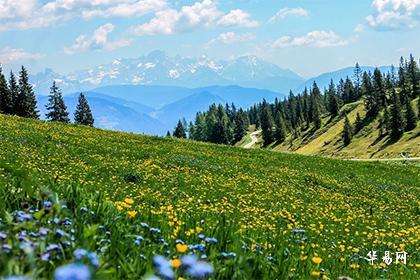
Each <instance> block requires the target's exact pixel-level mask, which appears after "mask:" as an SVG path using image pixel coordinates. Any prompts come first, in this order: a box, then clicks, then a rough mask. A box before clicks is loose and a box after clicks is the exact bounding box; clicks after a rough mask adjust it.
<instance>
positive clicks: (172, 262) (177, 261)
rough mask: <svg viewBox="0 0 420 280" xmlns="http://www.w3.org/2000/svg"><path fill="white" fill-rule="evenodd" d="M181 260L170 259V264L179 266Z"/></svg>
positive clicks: (174, 266)
mask: <svg viewBox="0 0 420 280" xmlns="http://www.w3.org/2000/svg"><path fill="white" fill-rule="evenodd" d="M181 264H182V263H181V261H180V260H179V259H174V260H171V266H172V267H173V268H179V267H180V266H181Z"/></svg>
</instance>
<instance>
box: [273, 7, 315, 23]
mask: <svg viewBox="0 0 420 280" xmlns="http://www.w3.org/2000/svg"><path fill="white" fill-rule="evenodd" d="M309 15H310V12H309V11H308V10H305V9H304V8H283V9H281V10H280V11H278V12H277V13H276V14H275V15H274V16H272V17H271V18H270V19H269V22H276V21H279V20H282V19H285V18H287V17H290V16H298V17H307V16H309Z"/></svg>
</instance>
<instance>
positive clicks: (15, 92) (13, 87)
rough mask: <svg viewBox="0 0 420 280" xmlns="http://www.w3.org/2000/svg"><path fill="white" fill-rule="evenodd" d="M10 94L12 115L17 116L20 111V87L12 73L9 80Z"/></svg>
mask: <svg viewBox="0 0 420 280" xmlns="http://www.w3.org/2000/svg"><path fill="white" fill-rule="evenodd" d="M9 92H10V96H11V97H12V114H14V115H16V114H17V111H18V106H17V104H18V103H17V102H18V96H19V85H18V82H17V80H16V77H15V74H13V72H12V71H10V78H9Z"/></svg>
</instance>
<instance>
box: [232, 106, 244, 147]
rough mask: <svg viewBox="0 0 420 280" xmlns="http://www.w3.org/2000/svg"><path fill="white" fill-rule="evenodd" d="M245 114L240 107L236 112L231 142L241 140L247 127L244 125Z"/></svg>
mask: <svg viewBox="0 0 420 280" xmlns="http://www.w3.org/2000/svg"><path fill="white" fill-rule="evenodd" d="M245 117H246V116H245V114H244V113H243V111H242V109H240V110H239V112H238V113H236V115H235V128H234V131H233V141H232V142H233V143H237V142H239V141H241V140H242V138H243V137H244V136H245V133H246V130H247V127H246V120H245Z"/></svg>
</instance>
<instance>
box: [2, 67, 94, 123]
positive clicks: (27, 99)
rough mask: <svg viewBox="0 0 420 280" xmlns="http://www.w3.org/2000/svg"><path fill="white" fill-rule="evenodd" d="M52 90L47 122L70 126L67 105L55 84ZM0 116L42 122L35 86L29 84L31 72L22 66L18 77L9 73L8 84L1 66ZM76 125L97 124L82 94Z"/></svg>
mask: <svg viewBox="0 0 420 280" xmlns="http://www.w3.org/2000/svg"><path fill="white" fill-rule="evenodd" d="M50 89H51V91H50V95H49V98H48V104H47V105H46V108H47V111H48V112H47V114H46V118H47V120H49V121H54V122H65V123H69V122H70V119H69V113H68V111H67V106H66V104H65V103H64V98H63V95H62V93H61V90H60V89H59V88H58V86H57V84H56V82H55V81H54V82H53V84H52V86H51V88H50ZM0 113H3V114H8V115H16V116H20V117H24V118H32V119H39V117H40V116H39V111H38V110H37V101H36V98H35V93H34V90H33V87H32V85H31V84H30V83H29V78H28V72H27V71H26V69H25V67H24V66H22V68H21V70H20V72H19V75H18V78H16V76H15V74H14V73H13V72H12V71H10V77H9V80H8V81H7V80H6V77H5V75H4V74H3V70H2V68H1V66H0ZM74 123H75V124H80V125H88V126H93V123H94V118H93V115H92V111H91V109H90V107H89V104H88V101H87V99H86V97H85V96H84V94H83V93H80V95H79V100H78V104H77V107H76V111H75V113H74Z"/></svg>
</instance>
